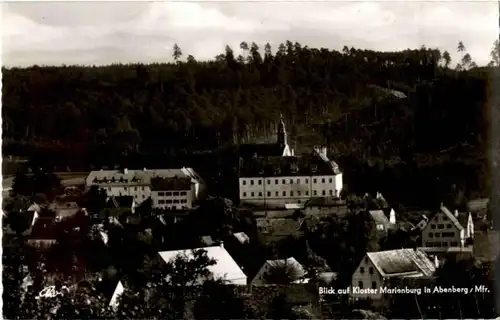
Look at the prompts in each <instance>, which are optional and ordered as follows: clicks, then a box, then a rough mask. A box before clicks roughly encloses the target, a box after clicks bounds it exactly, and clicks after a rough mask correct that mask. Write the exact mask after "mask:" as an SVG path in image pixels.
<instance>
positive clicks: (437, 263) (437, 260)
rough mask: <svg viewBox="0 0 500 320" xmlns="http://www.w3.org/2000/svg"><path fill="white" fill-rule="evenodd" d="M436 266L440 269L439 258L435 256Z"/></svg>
mask: <svg viewBox="0 0 500 320" xmlns="http://www.w3.org/2000/svg"><path fill="white" fill-rule="evenodd" d="M434 265H435V266H436V268H439V259H438V257H437V256H434Z"/></svg>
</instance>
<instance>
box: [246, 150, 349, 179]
mask: <svg viewBox="0 0 500 320" xmlns="http://www.w3.org/2000/svg"><path fill="white" fill-rule="evenodd" d="M239 170H240V172H239V173H240V177H278V176H320V175H337V174H339V173H340V170H339V168H338V165H337V164H336V163H335V162H333V161H325V160H323V159H322V158H321V157H320V156H319V155H317V154H315V153H312V154H309V155H301V156H293V157H281V156H277V157H254V158H251V159H247V160H242V161H241V162H240V169H239Z"/></svg>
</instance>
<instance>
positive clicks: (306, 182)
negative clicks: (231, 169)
mask: <svg viewBox="0 0 500 320" xmlns="http://www.w3.org/2000/svg"><path fill="white" fill-rule="evenodd" d="M255 180H257V184H259V185H262V179H249V181H250V185H251V186H253V185H255ZM287 180H288V182H289V184H293V183H294V181H296V183H298V184H300V183H301V182H300V181H301V179H300V178H297V179H296V180H294V179H281V184H287ZM318 180H319V179H317V178H314V179H313V183H318ZM332 182H333V179H332V178H329V179H328V183H332ZM304 183H305V184H308V183H309V179H308V178H305V179H304ZM321 183H326V178H322V179H321ZM242 184H243V185H244V186H246V184H247V180H242ZM267 184H271V180H270V179H269V180H267ZM274 184H279V179H274Z"/></svg>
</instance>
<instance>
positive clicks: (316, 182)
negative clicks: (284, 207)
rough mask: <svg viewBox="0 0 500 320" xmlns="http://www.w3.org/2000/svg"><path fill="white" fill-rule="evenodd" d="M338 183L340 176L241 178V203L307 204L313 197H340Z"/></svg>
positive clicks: (340, 188) (340, 187)
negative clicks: (299, 201) (299, 202)
mask: <svg viewBox="0 0 500 320" xmlns="http://www.w3.org/2000/svg"><path fill="white" fill-rule="evenodd" d="M340 180H342V178H340ZM338 182H339V178H338V175H337V176H335V175H327V176H293V177H291V176H288V177H265V178H264V177H253V178H240V179H239V188H240V201H241V202H247V203H254V204H260V203H264V201H265V202H266V203H273V202H274V203H296V202H298V200H301V202H305V201H306V200H308V199H310V198H311V197H332V196H338V195H339V193H340V191H341V190H342V185H340V186H339V185H338V184H337V183H338ZM276 200H279V201H277V202H276ZM283 200H289V201H284V202H283Z"/></svg>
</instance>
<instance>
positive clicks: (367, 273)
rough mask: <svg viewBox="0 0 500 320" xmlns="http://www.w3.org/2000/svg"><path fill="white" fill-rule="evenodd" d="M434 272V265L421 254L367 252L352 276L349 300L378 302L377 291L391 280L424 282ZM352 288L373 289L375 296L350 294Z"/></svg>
mask: <svg viewBox="0 0 500 320" xmlns="http://www.w3.org/2000/svg"><path fill="white" fill-rule="evenodd" d="M435 271H436V266H435V264H434V263H433V262H432V261H431V260H430V259H429V258H428V256H427V255H426V254H425V253H424V252H423V251H421V250H414V249H398V250H387V251H378V252H368V253H366V255H365V257H364V258H363V259H362V260H361V262H360V263H359V266H358V267H357V268H356V270H355V271H354V273H353V275H352V280H351V286H352V288H351V298H354V299H357V298H358V299H359V298H370V299H373V300H377V299H381V298H382V294H381V293H380V290H378V289H379V288H380V287H383V286H385V285H387V282H388V280H389V279H391V278H425V277H431V276H432V275H433V274H434V272H435ZM353 288H360V289H377V293H375V294H373V293H369V294H368V293H364V294H361V293H358V294H356V293H354V292H353V290H352V289H353Z"/></svg>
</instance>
